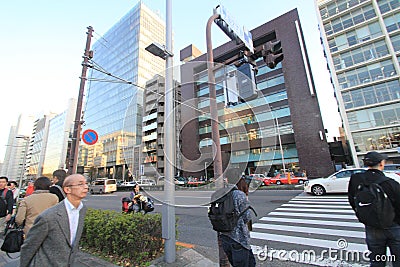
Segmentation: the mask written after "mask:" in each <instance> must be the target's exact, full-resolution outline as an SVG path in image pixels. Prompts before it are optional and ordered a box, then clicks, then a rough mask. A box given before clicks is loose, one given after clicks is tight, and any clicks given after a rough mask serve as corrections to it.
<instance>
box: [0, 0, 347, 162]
mask: <svg viewBox="0 0 400 267" xmlns="http://www.w3.org/2000/svg"><path fill="white" fill-rule="evenodd" d="M142 2H143V3H144V4H146V5H147V6H148V7H149V8H150V9H152V10H153V11H156V12H158V13H159V14H160V15H161V17H162V18H163V19H165V6H166V1H165V0H143V1H142ZM171 2H172V30H173V34H174V54H175V55H176V58H175V61H174V64H175V65H177V64H179V50H180V49H182V48H184V47H186V46H187V45H189V44H194V45H195V46H196V47H197V48H199V49H200V50H201V51H202V52H206V40H205V29H206V23H207V20H208V19H209V17H210V16H211V15H212V13H213V8H215V7H216V6H217V5H219V4H222V5H223V6H224V7H225V8H226V9H227V10H228V11H229V14H230V15H231V16H232V17H234V18H235V20H236V23H237V24H239V25H243V26H245V27H246V28H247V29H248V30H251V29H253V28H255V27H257V26H259V25H261V24H264V23H265V22H267V21H269V20H272V19H274V18H276V17H278V16H280V15H282V14H284V13H286V12H288V11H290V10H292V9H294V8H297V9H298V12H299V16H300V23H301V25H302V28H303V33H304V37H305V42H306V49H307V50H308V56H309V58H310V62H311V69H312V73H313V76H314V79H315V84H316V89H317V95H318V99H319V102H320V108H321V113H322V118H323V121H324V125H325V128H326V129H328V136H330V137H332V136H337V135H338V134H337V129H338V127H339V126H340V117H339V115H338V113H337V106H336V101H335V99H334V97H333V95H334V94H333V89H332V85H331V84H330V80H329V73H328V71H327V69H326V61H325V58H324V57H323V50H322V46H321V44H320V40H319V37H320V34H319V30H318V22H317V15H316V11H315V6H314V0H280V1H265V0H252V1H249V2H247V1H233V0H230V1H229V0H222V1H215V0H202V1H189V0H172V1H171ZM137 3H138V0H84V1H82V0H68V1H66V0H63V1H62V0H61V1H54V0H35V1H32V0H14V1H1V2H0V43H1V45H0V48H1V49H0V92H1V102H0V114H1V115H0V125H1V127H0V162H1V161H2V160H3V158H4V154H5V151H6V148H7V147H6V145H7V140H8V134H9V131H10V127H11V126H12V125H16V124H17V121H18V116H19V115H20V114H22V113H23V114H33V115H34V116H36V117H37V118H39V116H40V115H41V114H45V113H48V112H50V111H51V112H56V113H60V112H63V111H64V110H65V109H66V107H67V103H68V99H69V98H77V97H78V92H79V84H80V79H79V76H80V74H81V71H82V66H81V62H82V55H83V52H84V48H85V43H86V30H87V29H86V28H87V27H88V26H92V27H93V29H94V31H95V33H94V39H93V42H95V41H96V40H98V39H100V38H101V36H102V35H103V34H105V33H106V32H107V31H108V30H109V29H110V28H111V27H112V26H113V25H114V24H115V23H116V22H118V21H119V19H120V18H122V17H123V16H124V15H125V14H126V13H127V12H128V11H129V10H130V9H132V8H133V7H134V6H135V5H136V4H137ZM271 3H274V5H272V4H271ZM227 41H229V38H228V37H227V36H226V35H225V34H224V33H223V32H222V31H221V30H220V29H219V28H218V26H217V25H214V26H213V27H212V43H213V47H217V46H219V45H221V44H223V43H225V42H227Z"/></svg>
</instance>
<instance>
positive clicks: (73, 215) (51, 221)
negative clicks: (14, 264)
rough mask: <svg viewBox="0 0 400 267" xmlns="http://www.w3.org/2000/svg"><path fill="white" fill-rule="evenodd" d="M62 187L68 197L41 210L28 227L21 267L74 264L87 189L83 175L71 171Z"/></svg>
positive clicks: (60, 266)
mask: <svg viewBox="0 0 400 267" xmlns="http://www.w3.org/2000/svg"><path fill="white" fill-rule="evenodd" d="M63 189H64V192H65V194H66V196H67V197H66V198H65V199H64V200H63V201H61V202H60V203H58V204H57V205H55V206H53V207H51V208H49V209H47V210H45V211H44V212H43V213H41V214H40V215H39V216H38V217H37V218H36V220H35V222H34V224H33V226H32V228H31V229H30V230H29V234H28V235H27V237H26V239H25V241H24V244H23V245H22V247H21V256H20V267H27V266H30V267H32V266H33V267H34V266H38V267H39V266H58V267H64V266H65V267H67V266H71V265H72V264H73V262H74V260H75V257H76V253H77V252H78V249H79V246H78V245H79V240H80V238H81V235H82V231H83V224H84V217H85V214H86V207H85V206H84V205H83V203H82V199H83V198H85V197H86V195H87V193H88V191H89V188H88V184H87V182H86V178H85V177H84V176H83V175H81V174H72V175H70V176H68V177H67V178H65V181H64V184H63Z"/></svg>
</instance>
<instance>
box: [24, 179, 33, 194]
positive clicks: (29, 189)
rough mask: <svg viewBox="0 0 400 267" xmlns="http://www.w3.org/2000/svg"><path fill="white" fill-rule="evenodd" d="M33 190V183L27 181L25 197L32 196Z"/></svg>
mask: <svg viewBox="0 0 400 267" xmlns="http://www.w3.org/2000/svg"><path fill="white" fill-rule="evenodd" d="M34 190H35V189H34V188H33V181H32V180H29V182H28V187H27V188H26V191H25V197H28V196H30V195H32V193H33V191H34Z"/></svg>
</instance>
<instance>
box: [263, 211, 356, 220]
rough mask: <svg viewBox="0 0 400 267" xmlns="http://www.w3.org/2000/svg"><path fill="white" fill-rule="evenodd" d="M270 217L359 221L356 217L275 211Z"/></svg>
mask: <svg viewBox="0 0 400 267" xmlns="http://www.w3.org/2000/svg"><path fill="white" fill-rule="evenodd" d="M268 215H279V216H289V217H313V218H326V217H329V218H336V219H353V220H357V217H356V216H355V215H342V214H325V213H310V214H306V213H295V212H278V211H273V212H270V213H268Z"/></svg>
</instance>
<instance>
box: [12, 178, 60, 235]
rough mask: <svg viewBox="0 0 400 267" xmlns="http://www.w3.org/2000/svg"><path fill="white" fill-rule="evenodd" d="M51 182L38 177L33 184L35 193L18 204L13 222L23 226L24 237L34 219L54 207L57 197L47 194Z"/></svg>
mask: <svg viewBox="0 0 400 267" xmlns="http://www.w3.org/2000/svg"><path fill="white" fill-rule="evenodd" d="M50 185H51V181H50V179H49V178H47V177H39V178H37V179H36V181H35V182H34V184H33V187H34V188H35V191H34V192H33V193H32V195H30V196H28V197H26V198H24V199H22V200H21V201H20V202H19V204H18V211H17V215H16V216H15V222H16V223H17V224H18V225H23V224H24V233H25V236H26V235H27V234H28V232H29V229H30V228H31V227H32V225H33V222H34V221H35V219H36V217H37V216H38V215H39V214H40V213H42V212H43V211H44V210H46V209H48V208H50V207H52V206H54V205H56V204H57V203H58V197H57V196H56V195H54V194H51V193H50V192H49V189H50Z"/></svg>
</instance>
